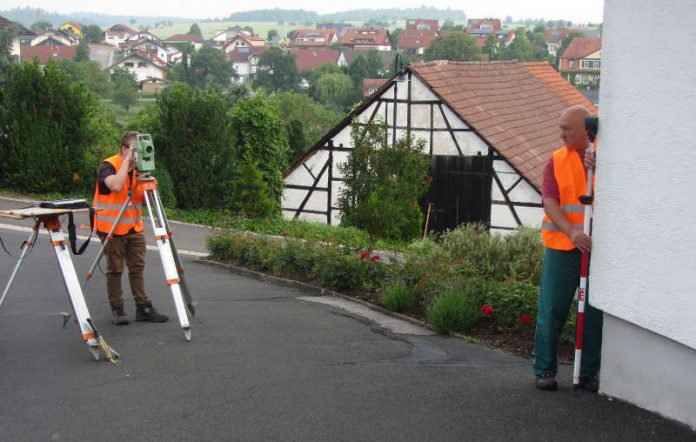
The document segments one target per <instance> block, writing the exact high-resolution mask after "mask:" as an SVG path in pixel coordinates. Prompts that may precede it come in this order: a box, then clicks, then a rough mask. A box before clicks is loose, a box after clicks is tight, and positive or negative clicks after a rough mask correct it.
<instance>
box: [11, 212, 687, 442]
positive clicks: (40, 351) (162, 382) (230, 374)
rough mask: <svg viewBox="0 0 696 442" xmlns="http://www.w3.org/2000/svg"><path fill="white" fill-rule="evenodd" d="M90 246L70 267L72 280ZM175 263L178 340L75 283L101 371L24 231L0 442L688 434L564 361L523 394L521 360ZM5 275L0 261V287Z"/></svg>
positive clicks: (156, 276)
mask: <svg viewBox="0 0 696 442" xmlns="http://www.w3.org/2000/svg"><path fill="white" fill-rule="evenodd" d="M8 204H12V202H7V201H0V205H4V206H5V207H7V205H8ZM17 204H19V203H17ZM17 224H21V223H16V222H14V221H7V220H5V219H0V237H2V239H3V241H4V242H5V244H6V245H7V247H8V249H9V250H10V251H11V252H13V253H15V252H17V250H18V248H19V245H20V244H21V242H22V241H23V240H24V239H25V237H26V236H27V235H28V233H27V232H25V231H21V228H22V226H20V227H19V229H20V230H19V231H18V230H16V229H17V228H18V227H16V226H17ZM30 225H31V222H28V223H27V222H24V224H23V226H24V228H26V227H27V226H30ZM173 229H174V233H175V237H176V238H177V242H178V244H179V248H180V249H181V250H182V251H183V250H187V251H190V252H198V253H200V252H203V251H204V247H203V245H202V238H204V237H205V235H206V233H207V229H204V228H196V227H192V226H180V225H174V226H173ZM97 250H98V247H97V245H96V244H93V245H92V246H91V247H89V248H88V251H87V252H86V254H85V255H83V256H79V257H73V262H74V263H75V267H76V269H77V273H78V275H80V276H81V277H82V276H83V275H84V274H85V272H86V271H87V268H88V267H89V265H90V264H91V262H92V260H93V259H94V256H95V255H96V253H97ZM0 253H1V252H0ZM182 258H183V260H184V264H185V266H186V275H187V280H188V283H189V286H190V287H191V291H192V293H193V295H194V297H195V299H196V302H197V316H196V318H195V320H194V322H193V338H192V341H191V342H187V341H186V340H185V339H184V338H183V335H182V333H181V331H180V329H179V327H178V323H177V321H176V320H170V321H169V322H167V323H164V324H149V323H136V322H132V323H131V324H130V325H127V326H123V327H116V326H113V325H111V324H110V322H109V321H110V315H109V308H108V303H107V301H106V295H105V292H104V277H103V275H101V274H99V273H98V274H97V275H96V276H95V277H94V278H93V280H92V282H90V285H89V286H88V287H87V290H86V299H87V304H88V306H89V309H90V312H91V315H92V318H93V319H94V320H95V321H96V323H97V325H98V326H100V329H101V332H102V333H103V335H104V337H105V338H106V340H107V341H108V343H109V344H110V345H111V346H112V347H114V348H115V349H116V350H117V351H119V352H120V354H121V356H122V357H121V364H120V365H118V366H116V365H113V364H110V363H108V362H106V361H103V360H102V361H94V360H93V359H92V357H91V355H90V353H89V352H88V351H87V349H86V346H85V344H84V343H83V342H82V341H81V339H80V337H79V330H78V328H77V327H76V326H75V325H74V324H72V323H69V324H68V325H67V326H66V327H65V328H61V325H62V317H61V315H60V312H62V311H66V310H69V308H70V307H69V304H68V300H67V295H66V292H65V287H64V285H63V282H62V279H61V275H60V272H59V270H58V265H57V263H56V259H55V256H54V255H53V250H52V248H51V246H50V244H49V242H48V237H47V236H46V235H41V236H40V237H39V240H38V243H37V244H36V246H35V247H34V249H33V250H32V252H31V254H30V255H29V256H28V257H27V259H26V261H25V263H24V264H23V265H22V268H21V269H20V271H19V273H18V274H17V277H16V280H15V283H14V285H13V287H12V290H11V291H10V293H9V294H8V296H7V298H6V300H5V302H4V304H3V305H2V306H1V307H0V440H1V441H23V440H27V441H42V440H105V441H111V440H114V441H116V440H119V441H120V440H157V441H163V440H167V441H203V440H205V441H213V440H303V441H304V440H331V441H334V440H351V441H352V440H379V441H389V440H395V441H396V440H398V441H404V440H414V441H415V440H428V441H430V440H510V439H514V440H588V441H589V440H592V441H595V440H611V441H616V440H627V441H628V440H630V441H637V440H671V441H675V440H694V439H695V438H696V433H694V432H692V431H691V430H689V429H687V428H685V427H683V426H681V425H679V424H676V423H674V422H670V421H668V420H666V419H664V418H662V417H660V416H658V415H656V414H653V413H650V412H647V411H644V410H641V409H639V408H637V407H635V406H632V405H629V404H626V403H622V402H620V401H617V400H610V399H609V398H607V397H604V396H602V395H596V394H590V393H587V392H585V391H580V392H579V393H578V394H577V395H574V393H573V391H572V388H571V373H570V367H568V366H563V367H562V373H561V374H560V380H561V388H560V390H559V391H557V392H542V391H538V390H536V389H535V388H534V386H533V377H532V374H531V368H530V362H529V361H527V360H524V359H521V358H518V357H513V356H509V355H505V354H503V353H500V352H498V351H495V350H492V349H489V348H486V347H483V346H480V345H476V344H470V343H466V342H463V341H461V340H458V339H454V338H446V337H441V336H433V335H431V334H430V333H429V331H428V330H427V329H423V328H414V327H412V326H411V327H406V325H408V324H400V323H399V322H400V321H395V320H393V319H391V318H388V317H386V316H382V315H380V314H378V313H375V312H372V313H371V314H370V315H367V314H364V313H362V312H361V311H360V309H359V308H352V307H350V306H348V305H343V304H341V305H339V304H335V303H334V302H335V301H336V298H329V297H312V296H308V294H307V293H305V292H301V291H297V290H293V289H288V288H283V287H280V286H277V285H273V284H268V283H264V282H261V281H258V280H255V279H250V278H247V277H244V276H240V275H238V274H235V273H231V272H229V271H227V270H224V269H221V268H219V267H215V266H210V265H207V264H203V263H201V262H200V261H198V259H197V256H196V253H191V254H190V253H188V252H185V253H182ZM147 260H148V261H147V266H148V267H147V273H146V285H147V287H148V290H149V292H150V297H151V299H152V300H153V302H154V303H155V305H156V306H157V307H158V308H159V309H160V310H161V311H163V312H164V313H166V314H169V315H171V316H173V315H174V306H173V302H172V300H171V295H170V294H169V292H168V288H167V286H166V285H164V283H163V280H164V277H163V273H162V267H161V264H160V262H159V256H158V254H157V252H155V251H152V250H150V251H149V252H148V257H147ZM13 265H14V260H13V258H11V257H9V256H7V255H4V254H3V255H0V283H1V284H2V285H3V286H4V283H5V281H6V280H7V277H8V276H9V274H10V272H11V269H12V266H13ZM315 301H320V302H315ZM326 302H328V303H329V304H326ZM126 305H127V308H126V310H127V313H128V315H129V316H130V317H131V318H132V317H133V313H134V308H133V306H132V302H131V300H130V299H128V301H127V304H126ZM387 319H389V320H387Z"/></svg>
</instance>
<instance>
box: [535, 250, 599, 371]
mask: <svg viewBox="0 0 696 442" xmlns="http://www.w3.org/2000/svg"><path fill="white" fill-rule="evenodd" d="M581 262H582V253H581V252H580V251H579V250H578V249H573V250H571V251H562V250H554V249H550V248H548V247H547V248H545V252H544V269H543V272H542V275H541V293H540V294H539V313H538V315H537V324H536V343H535V347H534V374H535V375H539V374H541V373H553V374H556V371H557V370H558V339H559V336H560V334H561V331H562V330H563V326H564V325H565V323H566V319H567V318H568V312H569V310H570V305H571V302H573V296H574V295H575V290H576V289H577V287H578V284H579V283H580V266H581ZM588 292H589V290H588ZM586 300H587V301H589V296H588V297H586ZM601 347H602V311H601V310H597V309H596V308H594V307H592V306H591V305H589V303H586V304H585V328H584V330H583V348H582V364H581V368H580V375H581V376H590V375H597V374H599V364H600V355H601Z"/></svg>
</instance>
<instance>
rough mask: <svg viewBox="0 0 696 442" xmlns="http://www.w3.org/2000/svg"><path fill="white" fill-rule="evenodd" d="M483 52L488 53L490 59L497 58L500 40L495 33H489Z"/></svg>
mask: <svg viewBox="0 0 696 442" xmlns="http://www.w3.org/2000/svg"><path fill="white" fill-rule="evenodd" d="M482 52H483V53H484V54H488V59H489V60H490V61H493V60H497V57H498V40H497V39H496V38H495V34H493V33H491V34H488V37H486V44H485V45H484V46H483V49H482Z"/></svg>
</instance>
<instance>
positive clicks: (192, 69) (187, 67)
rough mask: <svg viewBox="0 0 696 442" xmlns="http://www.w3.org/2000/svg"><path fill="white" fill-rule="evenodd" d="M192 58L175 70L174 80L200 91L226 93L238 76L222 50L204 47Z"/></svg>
mask: <svg viewBox="0 0 696 442" xmlns="http://www.w3.org/2000/svg"><path fill="white" fill-rule="evenodd" d="M190 57H191V58H190V61H189V62H188V63H184V61H183V60H182V62H181V63H179V64H178V65H177V66H176V67H175V68H174V72H173V73H172V74H173V75H172V78H173V79H175V80H178V81H184V82H186V83H188V85H189V86H193V87H197V88H200V89H206V88H208V87H210V88H213V89H214V90H215V91H217V92H224V91H226V90H227V88H228V87H229V86H230V85H231V82H232V80H233V79H234V78H235V77H236V76H237V73H236V72H235V70H234V66H233V65H232V61H230V59H229V58H228V57H227V54H225V51H223V50H221V49H217V48H213V47H210V46H204V47H202V48H201V49H200V51H198V52H193V53H191V55H190Z"/></svg>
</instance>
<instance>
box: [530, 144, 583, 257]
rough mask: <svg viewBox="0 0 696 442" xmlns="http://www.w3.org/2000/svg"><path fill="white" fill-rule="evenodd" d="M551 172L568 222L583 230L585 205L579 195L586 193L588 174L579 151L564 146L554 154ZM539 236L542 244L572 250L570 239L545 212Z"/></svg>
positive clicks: (572, 245)
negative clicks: (542, 241)
mask: <svg viewBox="0 0 696 442" xmlns="http://www.w3.org/2000/svg"><path fill="white" fill-rule="evenodd" d="M551 158H552V160H553V174H554V176H555V177H556V182H557V183H558V190H559V192H560V195H561V200H560V201H559V203H560V206H561V210H562V211H563V214H564V215H565V217H566V218H567V219H568V221H570V222H571V223H573V224H575V226H577V227H578V228H580V229H581V230H582V228H583V222H584V220H585V206H584V205H583V204H582V203H580V196H581V195H586V194H587V176H586V175H585V169H584V168H583V164H582V159H581V158H580V155H578V152H577V151H576V150H575V149H573V148H570V147H567V146H564V147H562V148H560V149H558V150H557V151H555V152H554V153H553V156H552V157H551ZM541 237H542V239H543V240H544V245H545V246H546V247H548V248H550V249H555V250H573V249H574V248H575V244H573V241H571V239H570V238H569V237H568V235H566V234H565V233H563V231H562V230H561V229H559V228H558V227H557V226H556V225H555V224H554V223H553V221H551V218H549V216H548V215H545V216H544V220H543V221H542V222H541Z"/></svg>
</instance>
